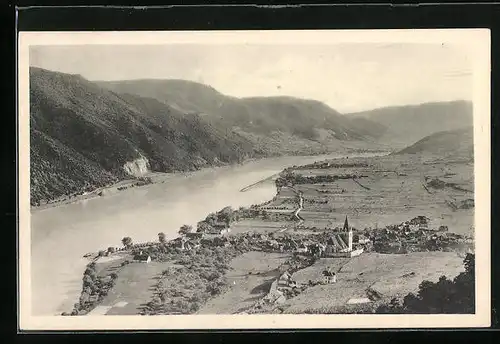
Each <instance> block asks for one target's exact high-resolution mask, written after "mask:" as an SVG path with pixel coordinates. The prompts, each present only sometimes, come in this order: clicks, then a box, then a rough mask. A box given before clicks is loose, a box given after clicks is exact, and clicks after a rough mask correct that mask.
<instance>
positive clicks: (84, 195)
mask: <svg viewBox="0 0 500 344" xmlns="http://www.w3.org/2000/svg"><path fill="white" fill-rule="evenodd" d="M389 153H390V152H389V151H379V150H374V151H363V153H361V154H367V155H371V154H389ZM344 154H359V153H358V152H357V150H353V151H348V152H347V153H344ZM312 156H314V155H312ZM316 156H318V157H325V156H328V155H325V154H322V153H318V154H317V155H316ZM282 157H287V156H282ZM288 157H290V158H293V157H297V158H300V157H307V156H306V155H294V156H288ZM265 159H274V157H267V158H247V159H245V160H243V161H242V162H239V163H233V164H224V165H220V166H207V167H203V168H200V169H198V170H195V171H176V172H149V173H147V174H144V176H142V177H139V178H131V179H125V180H120V181H118V182H116V183H113V184H109V185H105V186H102V187H98V188H95V189H93V190H90V191H81V192H78V193H74V194H70V195H64V196H61V197H59V198H56V199H53V200H48V201H46V202H45V203H43V204H40V205H31V206H30V211H31V212H32V213H35V212H39V211H43V210H46V209H50V208H54V207H59V206H64V205H69V204H74V203H78V202H83V201H88V200H91V199H94V198H97V197H105V196H107V195H112V194H115V193H117V192H120V191H123V190H125V189H128V188H131V187H140V186H144V185H149V184H151V183H162V182H164V181H166V180H167V179H169V178H171V177H174V176H177V175H183V176H185V177H189V176H192V175H193V174H194V173H196V172H202V171H210V170H213V169H220V168H228V167H231V166H242V165H245V164H248V163H251V162H256V161H259V160H265ZM272 177H273V176H270V177H269V178H272ZM144 179H151V182H144ZM266 179H268V178H265V179H263V180H259V181H257V182H256V183H254V184H252V185H248V186H247V187H245V188H244V189H242V190H241V191H247V190H248V189H250V188H251V187H254V186H258V185H259V184H260V183H263V182H265V181H266Z"/></svg>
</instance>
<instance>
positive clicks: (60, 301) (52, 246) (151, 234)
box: [31, 154, 377, 315]
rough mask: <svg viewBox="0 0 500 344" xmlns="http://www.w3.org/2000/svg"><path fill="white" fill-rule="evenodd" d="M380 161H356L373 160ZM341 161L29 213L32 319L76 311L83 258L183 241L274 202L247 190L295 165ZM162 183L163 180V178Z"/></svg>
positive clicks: (272, 167) (189, 177)
mask: <svg viewBox="0 0 500 344" xmlns="http://www.w3.org/2000/svg"><path fill="white" fill-rule="evenodd" d="M373 155H377V154H356V155H354V154H350V155H349V156H352V157H354V156H373ZM333 157H337V158H338V157H341V156H339V155H335V156H332V155H329V156H326V155H322V156H302V157H300V156H296V157H280V158H270V159H261V160H256V161H251V162H248V163H245V164H243V165H235V166H226V167H220V168H210V169H203V170H200V171H196V172H194V173H190V174H183V173H178V174H174V175H172V174H170V175H168V178H167V175H165V178H164V179H163V180H162V181H160V182H157V183H154V184H150V185H146V186H142V187H138V188H131V189H127V190H124V191H121V192H118V193H116V194H112V195H108V196H105V197H98V198H93V199H88V200H84V201H80V202H76V203H72V204H66V205H61V206H57V207H53V208H48V209H44V210H37V211H32V214H31V266H32V272H31V289H32V297H31V300H32V315H58V314H61V312H63V311H71V309H72V305H73V304H74V303H75V302H76V301H77V300H78V298H79V295H80V291H81V278H82V273H83V270H84V268H85V265H86V264H87V263H88V261H87V260H86V259H84V258H82V256H83V255H84V254H85V253H88V252H92V251H97V250H99V249H105V248H107V247H109V246H115V247H116V246H121V239H122V238H123V237H124V236H130V237H131V238H132V239H133V240H134V242H141V241H153V240H157V234H158V233H159V232H164V233H165V234H166V237H167V239H171V238H174V237H176V236H177V231H178V229H179V227H180V226H181V225H183V224H189V225H193V226H195V225H196V223H197V222H198V221H200V220H202V219H203V218H205V216H206V215H207V214H208V213H210V212H215V211H217V210H220V209H221V208H223V207H225V206H228V205H230V206H232V207H233V208H238V207H240V206H249V205H252V204H256V203H261V202H264V201H267V200H269V199H271V198H272V197H273V196H274V195H275V193H276V188H275V186H274V183H273V182H271V181H269V182H265V183H259V184H258V185H256V186H255V187H252V188H250V189H249V190H248V191H245V192H240V190H241V189H242V188H244V187H245V186H248V185H250V184H252V183H255V182H257V181H259V180H261V179H264V178H267V177H269V176H271V175H273V174H276V173H278V172H280V171H281V170H283V169H284V168H286V167H288V166H292V165H301V164H307V163H311V162H314V161H318V160H322V159H325V158H333ZM160 179H161V178H160Z"/></svg>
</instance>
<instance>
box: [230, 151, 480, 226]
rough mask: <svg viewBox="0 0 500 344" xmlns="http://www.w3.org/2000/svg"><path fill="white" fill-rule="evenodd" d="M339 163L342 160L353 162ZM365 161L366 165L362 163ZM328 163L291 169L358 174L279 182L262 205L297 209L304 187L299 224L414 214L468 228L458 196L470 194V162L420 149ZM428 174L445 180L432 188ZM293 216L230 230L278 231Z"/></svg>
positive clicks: (365, 221)
mask: <svg viewBox="0 0 500 344" xmlns="http://www.w3.org/2000/svg"><path fill="white" fill-rule="evenodd" d="M355 164H359V166H355V167H342V165H349V166H350V165H355ZM364 164H366V166H363V165H364ZM331 165H332V166H333V167H328V168H296V169H291V171H292V173H294V174H298V175H302V176H305V177H313V176H329V175H330V176H331V175H347V174H348V175H351V174H353V175H357V176H358V178H357V179H356V180H353V179H338V180H336V181H334V182H321V183H313V184H296V185H294V186H293V189H292V188H290V187H286V186H285V187H283V188H281V190H280V191H279V193H278V195H277V197H276V199H275V200H274V201H273V202H271V203H270V204H267V205H265V206H264V207H262V209H266V211H268V212H269V213H270V214H276V213H281V214H289V215H291V214H292V212H293V210H294V209H296V207H297V205H296V202H295V203H294V195H295V194H296V192H297V191H298V192H303V197H304V207H303V210H302V211H301V212H300V215H301V216H302V217H303V218H304V222H303V223H302V224H301V225H302V226H303V227H317V228H318V229H320V228H332V227H336V226H341V225H342V222H343V220H344V218H345V216H348V218H349V223H350V224H351V225H352V226H354V227H355V228H357V229H364V228H368V227H371V228H377V227H379V228H383V227H385V226H388V225H395V224H400V223H401V222H403V221H407V220H409V219H411V218H414V217H416V216H419V215H423V216H426V217H428V218H430V226H431V227H436V228H438V227H439V226H441V225H444V226H448V228H449V231H450V232H455V233H458V234H465V235H471V234H473V224H474V208H473V207H471V208H469V209H460V208H459V205H460V204H461V202H464V201H466V200H472V201H473V199H474V193H473V187H474V178H473V176H474V174H473V168H474V166H473V163H472V162H468V161H457V160H450V159H448V160H446V159H437V158H432V157H424V156H421V155H400V156H399V155H392V156H385V157H372V158H351V159H337V160H332V161H331ZM432 179H438V180H441V181H443V182H445V183H447V184H450V185H451V186H449V185H447V186H445V187H442V188H433V187H432V186H428V184H427V183H429V181H431V180H432ZM292 225H293V222H289V223H288V224H287V223H286V222H283V221H281V222H278V223H277V222H275V221H263V220H262V219H246V220H245V221H244V222H243V221H242V222H241V223H236V224H234V225H233V226H234V229H235V231H238V232H239V231H241V230H243V229H255V230H258V231H266V230H268V231H277V230H280V229H283V228H290V226H292Z"/></svg>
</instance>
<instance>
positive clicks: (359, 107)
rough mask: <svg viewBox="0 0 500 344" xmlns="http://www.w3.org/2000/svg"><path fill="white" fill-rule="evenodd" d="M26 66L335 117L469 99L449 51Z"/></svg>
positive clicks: (43, 59) (92, 53)
mask: <svg viewBox="0 0 500 344" xmlns="http://www.w3.org/2000/svg"><path fill="white" fill-rule="evenodd" d="M30 65H31V66H36V67H40V68H45V69H49V70H53V71H59V72H64V73H70V74H80V75H82V76H83V77H85V78H87V79H89V80H130V79H184V80H191V81H196V82H201V83H204V84H208V85H210V86H212V87H213V88H215V89H216V90H218V91H219V92H221V93H223V94H226V95H230V96H235V97H253V96H293V97H299V98H307V99H315V100H319V101H322V102H325V103H326V104H328V105H329V106H330V107H332V108H334V109H335V110H337V111H339V112H342V113H349V112H356V111H363V110H369V109H374V108H379V107H384V106H395V105H408V104H420V103H425V102H432V101H449V100H459V99H463V100H471V99H472V67H471V62H470V60H469V58H468V56H467V55H466V54H465V52H464V51H463V50H460V49H459V48H458V47H454V46H451V45H449V44H446V45H444V44H423V43H422V44H421V43H418V44H417V43H406V44H386V43H380V44H376V43H341V44H328V45H327V44H322V45H319V44H315V45H312V44H311V45H306V44H286V45H285V44H284V45H276V44H273V45H269V44H262V45H259V44H227V45H226V44H225V45H220V44H219V45H210V44H206V45H203V44H168V45H143V46H140V45H119V46H117V45H88V44H87V45H73V46H31V47H30Z"/></svg>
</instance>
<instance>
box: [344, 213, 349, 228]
mask: <svg viewBox="0 0 500 344" xmlns="http://www.w3.org/2000/svg"><path fill="white" fill-rule="evenodd" d="M344 231H349V221H347V215H346V216H345V222H344Z"/></svg>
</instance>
